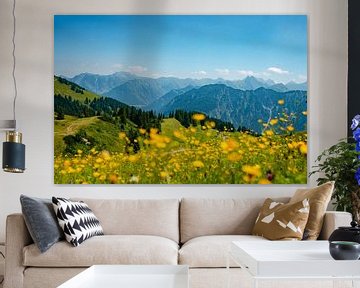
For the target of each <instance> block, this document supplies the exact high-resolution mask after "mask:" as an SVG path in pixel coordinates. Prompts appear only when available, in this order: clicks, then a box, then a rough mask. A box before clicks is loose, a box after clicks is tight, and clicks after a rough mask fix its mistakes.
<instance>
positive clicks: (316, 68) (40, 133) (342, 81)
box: [0, 0, 347, 242]
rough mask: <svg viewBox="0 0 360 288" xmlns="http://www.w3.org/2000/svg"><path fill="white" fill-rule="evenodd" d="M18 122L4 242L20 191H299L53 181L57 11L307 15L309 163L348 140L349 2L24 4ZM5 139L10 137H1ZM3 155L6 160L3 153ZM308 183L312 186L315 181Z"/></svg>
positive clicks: (0, 54) (2, 6)
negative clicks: (21, 159)
mask: <svg viewBox="0 0 360 288" xmlns="http://www.w3.org/2000/svg"><path fill="white" fill-rule="evenodd" d="M17 4H18V5H17V11H16V13H17V19H18V22H17V23H18V30H17V38H16V42H17V51H16V54H17V80H18V88H19V97H18V105H17V107H18V109H17V110H18V117H17V118H18V122H19V125H18V126H19V129H20V130H21V131H22V132H23V133H24V142H25V144H26V149H27V158H26V161H27V171H26V173H24V174H23V175H15V174H8V173H3V172H0V242H1V241H4V239H5V236H4V235H5V218H6V215H7V214H9V213H12V212H17V211H20V205H19V195H20V194H21V193H24V194H27V195H33V196H38V197H50V196H52V195H61V196H65V197H69V196H77V197H93V198H118V197H119V198H169V197H174V198H176V197H189V196H191V197H214V198H215V197H265V196H274V197H275V196H287V195H291V194H292V193H293V191H294V190H295V189H296V187H297V186H287V185H283V186H271V187H268V186H267V187H266V186H256V185H255V186H246V185H242V186H240V185H239V186H237V185H233V186H230V185H229V186H225V185H214V186H210V185H209V186H195V185H187V186H182V185H171V186H170V185H163V186H161V185H138V186H133V185H127V186H125V185H123V186H111V187H110V186H88V187H84V186H65V185H64V186H55V185H54V184H53V168H52V167H53V121H52V119H53V14H307V15H308V19H309V97H308V99H309V111H310V116H309V127H310V134H309V139H310V147H309V154H310V155H309V166H310V165H313V163H314V161H313V160H314V159H315V157H316V156H317V155H318V154H319V152H320V151H321V150H322V149H323V148H325V147H327V146H328V145H330V144H332V143H334V142H335V141H337V140H338V139H340V138H343V137H345V136H346V105H347V96H346V71H347V1H339V0H222V1H216V0H207V1H206V0H197V1H194V0H122V1H119V0H82V1H73V0H61V1H44V0H31V1H26V0H18V3H17ZM11 31H12V18H11V0H2V1H0V39H1V41H0V119H11V117H12V114H11V101H12V95H13V86H12V80H11V63H12V62H11V61H12V60H11ZM0 139H1V141H3V139H4V134H1V136H0ZM0 157H1V156H0ZM309 185H314V180H312V181H310V183H309Z"/></svg>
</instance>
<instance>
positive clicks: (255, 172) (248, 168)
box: [242, 165, 261, 177]
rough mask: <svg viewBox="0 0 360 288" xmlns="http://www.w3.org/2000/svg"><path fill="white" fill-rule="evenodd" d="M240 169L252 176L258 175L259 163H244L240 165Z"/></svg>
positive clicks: (259, 172)
mask: <svg viewBox="0 0 360 288" xmlns="http://www.w3.org/2000/svg"><path fill="white" fill-rule="evenodd" d="M242 171H244V172H245V173H246V174H248V175H250V176H253V177H258V176H260V174H261V170H260V166H259V165H253V166H251V165H244V166H243V167H242Z"/></svg>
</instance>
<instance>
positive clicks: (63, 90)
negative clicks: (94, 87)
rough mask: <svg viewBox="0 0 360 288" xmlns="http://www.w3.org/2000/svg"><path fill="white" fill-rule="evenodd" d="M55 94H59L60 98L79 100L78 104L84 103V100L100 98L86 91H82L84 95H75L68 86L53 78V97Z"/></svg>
mask: <svg viewBox="0 0 360 288" xmlns="http://www.w3.org/2000/svg"><path fill="white" fill-rule="evenodd" d="M56 94H60V95H61V96H71V97H72V98H73V99H76V100H79V101H80V102H84V101H85V99H86V98H88V99H89V100H93V99H95V98H99V97H100V96H99V95H97V94H95V93H92V92H90V91H87V90H84V94H81V93H76V92H75V91H73V90H71V89H70V86H69V85H66V84H63V83H60V82H59V80H57V79H56V78H54V95H56Z"/></svg>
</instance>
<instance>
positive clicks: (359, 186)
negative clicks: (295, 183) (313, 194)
mask: <svg viewBox="0 0 360 288" xmlns="http://www.w3.org/2000/svg"><path fill="white" fill-rule="evenodd" d="M357 116H358V115H357ZM354 119H355V120H356V119H357V118H356V117H355V118H354ZM355 126H356V127H355ZM358 126H359V123H358V122H357V125H354V120H353V125H352V127H351V128H352V130H355V131H357V130H356V129H359V128H358ZM355 131H354V139H355V141H356V143H351V141H349V142H348V141H347V140H348V139H343V140H341V141H340V142H339V143H337V144H335V145H333V146H331V147H330V148H328V149H326V150H324V151H323V152H322V153H321V154H320V155H319V157H317V159H316V162H317V163H318V164H317V165H315V166H313V168H314V170H313V171H312V172H311V173H310V176H311V175H313V174H315V173H319V174H320V176H319V178H318V179H317V183H318V184H319V185H320V184H323V183H325V182H328V181H335V188H334V193H333V195H332V199H333V200H334V203H333V204H334V205H335V209H336V210H337V211H348V212H350V213H352V215H353V218H354V220H356V221H358V222H359V220H360V217H359V216H360V215H359V212H360V183H359V182H360V181H359V177H358V176H359V171H360V152H359V145H358V144H359V143H358V141H357V140H358V139H357V137H355V136H356V132H355ZM349 140H350V139H349ZM351 140H352V139H351Z"/></svg>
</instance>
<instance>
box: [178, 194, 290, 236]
mask: <svg viewBox="0 0 360 288" xmlns="http://www.w3.org/2000/svg"><path fill="white" fill-rule="evenodd" d="M277 200H279V201H281V202H288V201H289V199H288V198H279V199H277ZM263 203H264V198H259V199H195V198H184V199H182V200H181V205H180V240H181V243H185V242H186V241H188V240H190V239H192V238H195V237H199V236H205V235H249V234H251V231H252V229H253V226H254V223H255V220H256V217H257V216H258V213H259V211H260V208H261V206H262V204H263Z"/></svg>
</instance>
